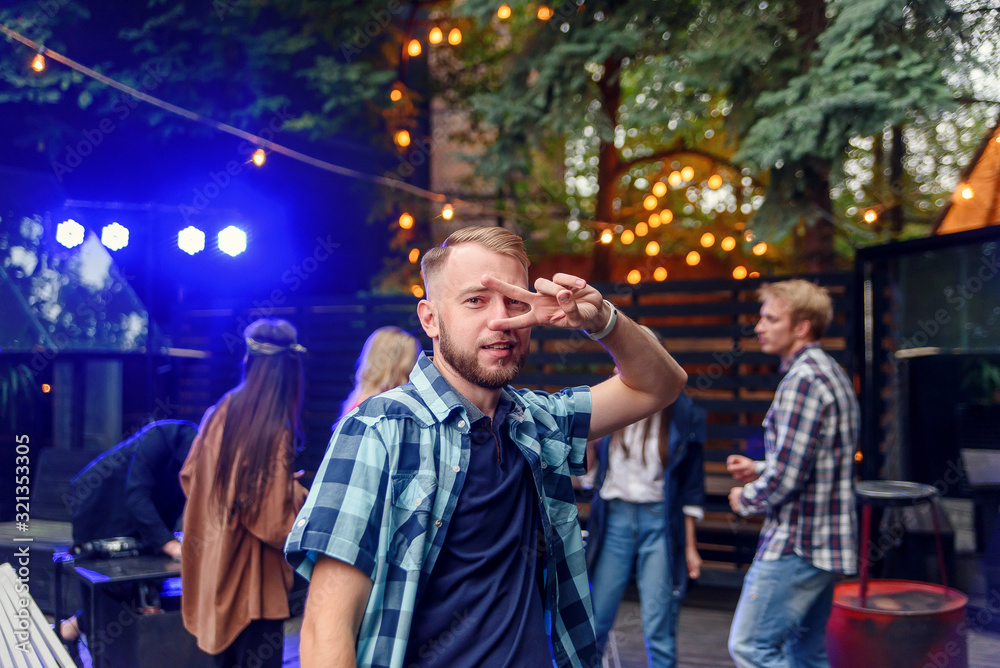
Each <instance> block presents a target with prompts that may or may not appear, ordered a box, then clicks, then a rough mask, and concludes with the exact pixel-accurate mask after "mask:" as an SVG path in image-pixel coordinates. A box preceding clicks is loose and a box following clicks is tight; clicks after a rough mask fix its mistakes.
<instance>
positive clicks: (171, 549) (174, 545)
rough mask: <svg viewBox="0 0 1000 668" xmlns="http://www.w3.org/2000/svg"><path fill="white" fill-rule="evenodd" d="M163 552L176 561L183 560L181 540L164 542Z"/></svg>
mask: <svg viewBox="0 0 1000 668" xmlns="http://www.w3.org/2000/svg"><path fill="white" fill-rule="evenodd" d="M161 549H162V550H163V553H164V554H166V555H167V556H168V557H170V558H171V559H173V560H174V561H180V560H181V543H180V541H179V540H176V539H175V540H171V541H168V542H166V543H164V544H163V547H162V548H161Z"/></svg>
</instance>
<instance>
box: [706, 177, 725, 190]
mask: <svg viewBox="0 0 1000 668" xmlns="http://www.w3.org/2000/svg"><path fill="white" fill-rule="evenodd" d="M708 187H709V188H711V189H712V190H718V189H719V188H721V187H722V177H721V176H719V175H718V174H712V175H711V176H710V177H708Z"/></svg>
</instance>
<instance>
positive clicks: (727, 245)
mask: <svg viewBox="0 0 1000 668" xmlns="http://www.w3.org/2000/svg"><path fill="white" fill-rule="evenodd" d="M719 245H720V246H722V250H724V251H727V252H728V251H731V250H733V249H734V248H736V239H734V238H732V237H726V238H725V239H723V240H722V242H721V243H720V244H719Z"/></svg>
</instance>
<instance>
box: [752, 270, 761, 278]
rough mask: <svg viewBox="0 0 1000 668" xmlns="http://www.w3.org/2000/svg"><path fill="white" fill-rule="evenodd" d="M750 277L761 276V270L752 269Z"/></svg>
mask: <svg viewBox="0 0 1000 668" xmlns="http://www.w3.org/2000/svg"><path fill="white" fill-rule="evenodd" d="M750 278H760V272H759V271H751V272H750Z"/></svg>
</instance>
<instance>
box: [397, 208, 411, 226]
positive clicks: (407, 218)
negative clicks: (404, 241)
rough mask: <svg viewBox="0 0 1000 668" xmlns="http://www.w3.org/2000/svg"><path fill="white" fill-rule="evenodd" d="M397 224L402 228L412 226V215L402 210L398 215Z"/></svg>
mask: <svg viewBox="0 0 1000 668" xmlns="http://www.w3.org/2000/svg"><path fill="white" fill-rule="evenodd" d="M399 226H400V227H401V228H403V229H404V230H408V229H410V228H411V227H413V216H411V215H410V214H409V213H407V212H406V211H404V212H403V213H401V214H400V215H399Z"/></svg>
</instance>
